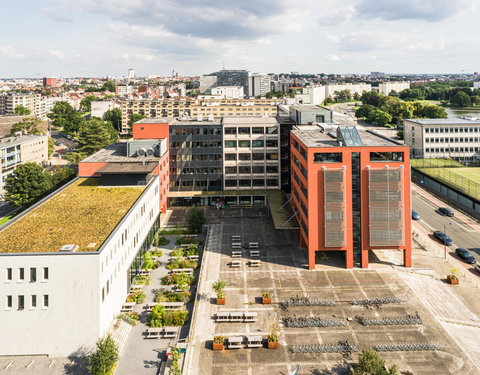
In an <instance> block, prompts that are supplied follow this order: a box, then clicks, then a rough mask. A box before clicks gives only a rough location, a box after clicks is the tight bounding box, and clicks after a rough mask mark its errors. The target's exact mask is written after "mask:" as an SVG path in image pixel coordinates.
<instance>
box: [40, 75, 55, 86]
mask: <svg viewBox="0 0 480 375" xmlns="http://www.w3.org/2000/svg"><path fill="white" fill-rule="evenodd" d="M43 87H44V88H55V87H57V79H56V78H47V77H44V78H43Z"/></svg>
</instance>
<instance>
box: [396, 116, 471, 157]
mask: <svg viewBox="0 0 480 375" xmlns="http://www.w3.org/2000/svg"><path fill="white" fill-rule="evenodd" d="M403 132H404V139H405V144H406V145H408V146H410V150H411V155H412V158H421V159H430V158H451V159H455V160H461V161H463V162H466V163H469V162H471V161H473V160H477V159H479V158H480V147H479V146H480V143H479V142H480V120H478V119H477V118H472V119H408V120H404V122H403Z"/></svg>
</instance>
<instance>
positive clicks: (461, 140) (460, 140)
mask: <svg viewBox="0 0 480 375" xmlns="http://www.w3.org/2000/svg"><path fill="white" fill-rule="evenodd" d="M478 140H479V138H478V137H475V138H473V137H470V138H464V137H459V138H458V137H455V138H442V137H440V138H425V143H444V142H445V143H464V142H468V143H473V142H477V143H478Z"/></svg>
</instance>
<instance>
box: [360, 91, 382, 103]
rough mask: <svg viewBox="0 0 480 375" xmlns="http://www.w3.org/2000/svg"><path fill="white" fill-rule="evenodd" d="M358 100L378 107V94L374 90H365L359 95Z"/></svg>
mask: <svg viewBox="0 0 480 375" xmlns="http://www.w3.org/2000/svg"><path fill="white" fill-rule="evenodd" d="M360 100H361V101H362V103H363V104H370V105H373V106H374V107H378V103H379V102H380V94H378V93H377V92H375V91H369V92H367V91H365V92H364V93H363V94H362V96H361V97H360Z"/></svg>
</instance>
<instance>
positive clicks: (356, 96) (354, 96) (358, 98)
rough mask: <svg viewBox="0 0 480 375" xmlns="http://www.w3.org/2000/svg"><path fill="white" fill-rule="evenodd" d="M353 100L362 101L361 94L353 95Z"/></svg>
mask: <svg viewBox="0 0 480 375" xmlns="http://www.w3.org/2000/svg"><path fill="white" fill-rule="evenodd" d="M353 100H360V94H359V93H358V92H356V93H354V94H353Z"/></svg>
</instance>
